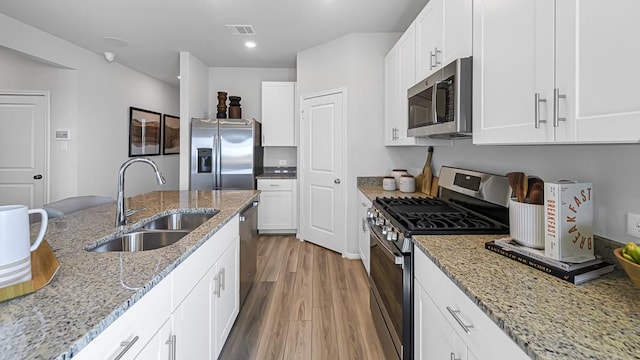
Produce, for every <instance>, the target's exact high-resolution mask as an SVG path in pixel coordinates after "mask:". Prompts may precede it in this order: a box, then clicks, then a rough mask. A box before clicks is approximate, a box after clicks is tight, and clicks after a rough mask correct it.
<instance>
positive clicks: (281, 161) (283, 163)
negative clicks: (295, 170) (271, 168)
mask: <svg viewBox="0 0 640 360" xmlns="http://www.w3.org/2000/svg"><path fill="white" fill-rule="evenodd" d="M278 165H287V160H278Z"/></svg>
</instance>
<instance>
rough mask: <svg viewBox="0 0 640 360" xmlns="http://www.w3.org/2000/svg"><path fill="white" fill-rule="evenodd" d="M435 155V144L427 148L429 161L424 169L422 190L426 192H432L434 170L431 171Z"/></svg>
mask: <svg viewBox="0 0 640 360" xmlns="http://www.w3.org/2000/svg"><path fill="white" fill-rule="evenodd" d="M432 156H433V146H429V149H427V162H426V163H425V164H424V168H423V169H422V190H421V191H422V192H423V193H425V194H430V193H431V181H432V179H431V178H432V177H433V172H432V171H431V157H432Z"/></svg>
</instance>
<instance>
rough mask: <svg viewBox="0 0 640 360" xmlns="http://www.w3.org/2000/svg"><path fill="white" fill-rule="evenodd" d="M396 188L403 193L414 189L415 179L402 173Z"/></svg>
mask: <svg viewBox="0 0 640 360" xmlns="http://www.w3.org/2000/svg"><path fill="white" fill-rule="evenodd" d="M398 189H399V190H400V191H402V192H405V193H412V192H415V191H416V179H415V178H414V177H413V176H411V175H402V176H401V177H400V181H399V182H398Z"/></svg>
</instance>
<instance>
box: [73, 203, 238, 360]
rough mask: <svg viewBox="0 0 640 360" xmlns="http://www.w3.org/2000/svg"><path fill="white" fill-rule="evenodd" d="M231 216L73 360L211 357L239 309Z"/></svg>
mask: <svg viewBox="0 0 640 360" xmlns="http://www.w3.org/2000/svg"><path fill="white" fill-rule="evenodd" d="M239 245H240V237H239V217H238V216H237V215H236V216H235V217H234V218H232V219H231V220H230V221H229V222H228V223H227V224H226V225H225V226H224V227H222V229H220V230H219V231H218V232H216V233H215V234H214V235H213V236H212V238H210V239H209V240H208V241H207V242H205V243H204V244H203V245H202V246H200V248H198V249H197V250H196V251H195V252H194V253H193V254H191V255H190V256H189V257H188V258H187V259H186V260H185V261H183V262H182V263H181V264H180V265H178V267H176V268H175V269H174V270H173V271H172V272H171V273H170V274H169V275H168V276H167V277H165V278H164V279H163V280H162V281H160V282H159V283H158V284H157V285H156V286H155V287H154V288H153V289H151V290H150V291H149V292H148V293H147V294H145V295H144V296H143V297H142V298H141V299H140V300H138V301H137V302H136V303H135V304H134V305H133V306H131V308H129V309H128V310H127V311H126V312H125V313H124V314H122V315H121V316H120V317H119V318H118V319H117V320H116V321H114V322H113V323H112V324H111V325H110V326H109V327H108V328H107V329H105V330H104V331H103V332H102V333H101V334H100V335H99V336H98V337H97V338H95V339H94V340H93V341H91V343H89V345H87V346H86V347H85V348H84V349H82V350H81V351H80V352H79V353H78V355H77V356H74V359H80V360H92V359H116V358H117V359H140V360H147V359H154V360H155V359H159V360H183V359H216V358H217V357H218V355H219V354H220V351H221V350H222V347H223V346H224V343H225V341H226V339H227V337H228V336H229V332H230V331H231V327H232V326H233V323H234V321H235V319H236V317H237V316H238V312H239V308H240V282H239V277H238V272H239V267H240V256H239V255H240V253H239Z"/></svg>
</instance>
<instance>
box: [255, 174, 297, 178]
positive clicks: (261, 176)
mask: <svg viewBox="0 0 640 360" xmlns="http://www.w3.org/2000/svg"><path fill="white" fill-rule="evenodd" d="M297 178H298V175H297V173H277V174H276V173H262V174H260V175H258V176H256V179H258V180H259V179H297Z"/></svg>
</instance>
